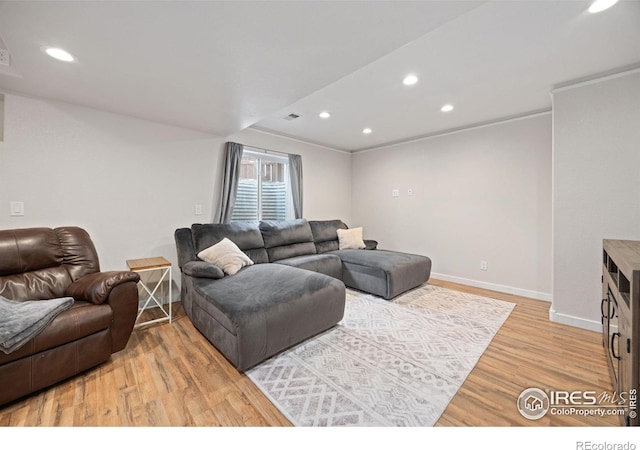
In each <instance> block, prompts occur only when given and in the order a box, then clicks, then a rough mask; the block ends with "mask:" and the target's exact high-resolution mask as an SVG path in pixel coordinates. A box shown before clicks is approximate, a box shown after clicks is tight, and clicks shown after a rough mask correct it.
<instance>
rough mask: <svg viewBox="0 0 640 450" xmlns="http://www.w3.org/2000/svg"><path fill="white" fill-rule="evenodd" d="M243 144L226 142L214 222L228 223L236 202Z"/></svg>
mask: <svg viewBox="0 0 640 450" xmlns="http://www.w3.org/2000/svg"><path fill="white" fill-rule="evenodd" d="M242 149H243V145H242V144H238V143H237V142H227V145H226V155H225V159H224V171H223V173H222V191H221V192H220V201H219V202H218V211H217V213H216V217H215V223H229V222H231V216H232V215H233V205H234V204H235V203H236V193H237V192H238V179H239V178H240V163H241V161H242Z"/></svg>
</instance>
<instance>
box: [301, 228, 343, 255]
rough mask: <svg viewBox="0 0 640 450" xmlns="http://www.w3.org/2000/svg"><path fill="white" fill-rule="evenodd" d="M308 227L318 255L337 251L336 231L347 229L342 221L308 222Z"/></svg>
mask: <svg viewBox="0 0 640 450" xmlns="http://www.w3.org/2000/svg"><path fill="white" fill-rule="evenodd" d="M309 226H310V227H311V232H312V234H313V241H314V243H315V246H316V252H318V254H320V253H326V252H330V251H333V250H338V249H339V248H340V246H339V243H338V232H337V230H339V229H341V230H346V229H348V228H349V227H348V226H347V225H346V224H345V223H344V222H343V221H342V220H310V221H309Z"/></svg>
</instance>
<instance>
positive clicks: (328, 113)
mask: <svg viewBox="0 0 640 450" xmlns="http://www.w3.org/2000/svg"><path fill="white" fill-rule="evenodd" d="M318 115H319V116H320V117H321V118H322V119H328V118H329V117H331V113H330V112H328V111H322V112H321V113H320V114H318Z"/></svg>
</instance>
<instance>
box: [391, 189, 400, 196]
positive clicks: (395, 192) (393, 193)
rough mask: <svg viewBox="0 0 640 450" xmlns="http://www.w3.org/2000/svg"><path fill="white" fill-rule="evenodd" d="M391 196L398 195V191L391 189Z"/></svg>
mask: <svg viewBox="0 0 640 450" xmlns="http://www.w3.org/2000/svg"><path fill="white" fill-rule="evenodd" d="M391 196H392V197H400V191H399V190H397V189H394V190H393V191H391Z"/></svg>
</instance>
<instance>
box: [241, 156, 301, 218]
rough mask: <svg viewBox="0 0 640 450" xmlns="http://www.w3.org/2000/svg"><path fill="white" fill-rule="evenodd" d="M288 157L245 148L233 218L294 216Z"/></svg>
mask: <svg viewBox="0 0 640 450" xmlns="http://www.w3.org/2000/svg"><path fill="white" fill-rule="evenodd" d="M287 165H288V159H287V158H285V157H280V156H274V155H266V154H263V153H259V152H255V151H254V152H252V151H251V150H250V149H248V148H245V150H244V152H243V159H242V164H241V171H240V179H239V181H238V191H237V193H236V201H235V206H234V209H233V216H232V220H233V221H251V222H253V221H258V220H286V219H290V218H292V214H291V206H290V205H291V192H290V189H289V180H288V175H287V174H288V167H287Z"/></svg>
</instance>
